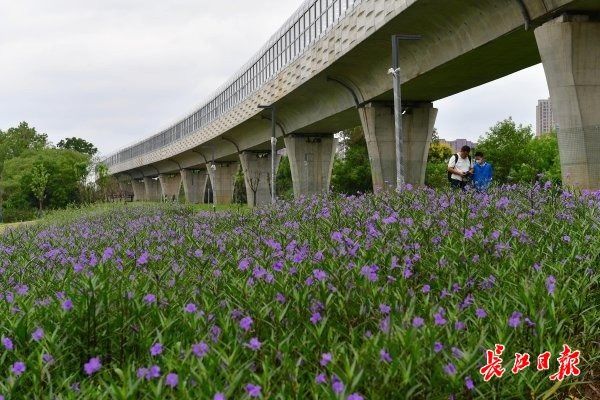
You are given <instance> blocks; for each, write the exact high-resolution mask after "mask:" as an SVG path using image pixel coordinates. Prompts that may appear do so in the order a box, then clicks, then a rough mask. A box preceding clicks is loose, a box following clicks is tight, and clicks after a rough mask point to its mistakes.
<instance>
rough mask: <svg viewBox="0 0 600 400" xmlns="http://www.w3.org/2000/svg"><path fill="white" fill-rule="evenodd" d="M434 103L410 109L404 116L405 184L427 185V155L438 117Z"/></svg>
mask: <svg viewBox="0 0 600 400" xmlns="http://www.w3.org/2000/svg"><path fill="white" fill-rule="evenodd" d="M437 112H438V110H437V108H433V104H432V103H423V104H420V105H419V106H416V107H410V108H408V109H407V110H406V112H405V113H404V115H402V131H403V133H404V141H403V146H404V147H403V157H402V158H403V162H404V182H405V183H410V184H412V185H424V184H425V170H426V168H427V155H428V154H429V145H430V144H431V135H433V128H434V125H435V118H436V116H437Z"/></svg>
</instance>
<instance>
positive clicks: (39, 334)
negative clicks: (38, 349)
mask: <svg viewBox="0 0 600 400" xmlns="http://www.w3.org/2000/svg"><path fill="white" fill-rule="evenodd" d="M43 337H44V330H43V329H42V328H37V329H36V330H35V331H33V333H32V334H31V338H32V339H33V340H35V341H36V342H39V341H40V340H42V338H43Z"/></svg>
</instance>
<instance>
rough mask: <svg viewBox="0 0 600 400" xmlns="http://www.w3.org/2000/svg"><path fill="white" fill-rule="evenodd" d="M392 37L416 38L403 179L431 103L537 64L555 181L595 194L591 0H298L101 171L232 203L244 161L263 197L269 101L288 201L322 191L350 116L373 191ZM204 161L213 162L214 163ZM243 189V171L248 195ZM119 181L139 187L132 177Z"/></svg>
mask: <svg viewBox="0 0 600 400" xmlns="http://www.w3.org/2000/svg"><path fill="white" fill-rule="evenodd" d="M395 33H410V34H420V35H422V36H423V38H422V39H421V40H419V41H415V42H403V43H402V44H401V49H400V65H401V67H402V76H401V81H402V96H403V108H404V109H405V110H406V112H405V114H404V115H403V125H404V128H405V129H404V130H405V139H404V152H405V154H404V160H405V171H406V180H407V182H411V183H415V184H419V183H422V182H423V179H424V166H425V162H426V155H427V148H428V144H429V141H430V138H431V131H432V129H433V125H434V123H435V117H436V114H437V110H435V109H434V108H432V102H433V101H434V100H437V99H440V98H443V97H447V96H450V95H452V94H455V93H458V92H460V91H463V90H466V89H469V88H472V87H475V86H478V85H480V84H483V83H486V82H489V81H491V80H494V79H497V78H500V77H503V76H505V75H508V74H511V73H513V72H516V71H518V70H520V69H523V68H526V67H529V66H531V65H534V64H537V63H539V62H540V61H542V63H543V65H544V69H545V71H546V75H547V80H548V85H549V88H550V95H551V98H552V99H553V107H554V110H553V111H554V113H555V115H556V116H557V122H558V124H559V126H560V131H559V146H560V155H561V164H562V169H563V180H564V181H565V182H566V183H568V184H573V185H576V186H579V187H585V188H600V155H599V154H600V1H598V0H444V1H439V0H395V1H392V0H309V1H305V2H304V3H303V4H302V6H301V7H300V8H299V9H298V11H297V12H296V13H295V14H294V15H293V16H292V17H290V19H289V20H288V21H287V22H286V23H285V24H284V26H283V27H282V28H281V29H280V30H279V31H278V32H277V33H276V34H275V35H274V36H273V37H272V38H271V40H270V41H269V42H268V43H267V44H265V46H263V48H262V49H261V51H259V52H258V53H257V55H256V56H255V57H253V58H252V59H251V60H250V61H249V63H248V64H246V65H245V66H244V67H243V68H242V69H241V70H240V72H239V73H238V74H236V75H235V76H234V77H233V78H232V79H231V80H230V81H229V82H227V83H226V84H225V85H224V86H222V87H221V88H220V89H219V90H218V91H217V92H216V93H215V95H214V96H212V97H211V98H210V99H209V101H208V102H207V103H206V104H205V106H203V107H201V108H200V109H199V110H198V111H197V112H195V113H193V114H192V115H190V116H188V117H186V118H185V119H184V120H182V121H180V122H178V123H177V124H175V125H173V126H172V127H170V128H169V129H167V130H165V131H162V132H160V133H159V134H157V135H155V136H153V137H151V138H149V139H146V140H144V141H142V142H140V143H138V144H136V145H134V146H131V147H129V148H126V149H123V150H120V151H118V152H117V153H115V154H113V155H112V156H109V157H108V158H107V159H106V160H105V162H106V164H107V165H108V166H109V171H110V173H112V174H116V175H119V176H120V178H121V179H123V180H124V181H129V180H130V179H133V180H134V181H137V185H138V190H137V192H138V193H139V194H140V196H137V197H140V198H141V197H143V198H156V197H157V195H156V193H157V192H156V191H157V190H158V192H160V190H159V189H160V188H159V189H155V188H154V186H153V185H156V184H154V183H152V182H156V181H154V180H153V179H152V178H155V177H158V176H163V178H161V181H160V183H162V186H160V187H161V188H162V192H163V195H167V194H171V193H172V192H173V191H174V190H175V189H174V188H170V189H169V188H166V186H168V185H167V182H170V181H169V179H174V181H172V182H170V184H171V185H172V186H174V187H177V188H179V185H181V184H182V182H183V186H184V188H185V187H191V186H190V185H191V184H190V183H189V182H188V183H187V184H186V182H185V179H189V177H190V176H195V175H197V176H196V177H197V179H199V180H200V181H202V180H204V183H202V184H201V185H198V189H197V190H202V189H200V187H202V188H203V187H205V186H206V179H207V177H208V178H209V179H210V181H211V184H212V186H213V187H214V188H215V191H216V194H217V196H216V197H217V200H218V201H220V202H227V201H229V200H230V197H231V192H232V185H233V180H232V174H233V173H235V171H236V170H237V168H238V165H239V163H240V161H241V164H242V167H243V169H244V172H246V174H247V175H252V179H255V180H256V181H257V182H259V183H257V186H258V187H260V188H259V189H257V190H258V196H257V201H258V202H259V203H261V202H265V201H268V199H269V198H270V196H269V195H268V192H269V190H270V187H269V185H267V184H266V183H267V181H268V174H269V172H270V170H269V169H268V167H267V166H268V165H270V161H269V162H267V161H268V160H269V157H270V156H269V155H268V154H267V152H268V149H269V147H270V135H271V131H270V120H269V119H268V115H269V114H268V113H266V112H265V111H262V110H260V109H259V108H258V105H259V104H274V105H275V106H276V108H277V125H278V129H277V136H278V139H277V147H278V148H282V147H286V148H287V149H288V154H289V155H290V161H291V168H292V175H293V180H294V192H295V194H296V195H300V194H309V193H313V192H318V191H322V190H327V187H328V183H329V176H330V173H331V164H332V161H333V150H334V147H335V142H334V140H333V138H332V135H333V133H334V132H338V131H340V130H343V129H346V128H352V127H355V126H358V125H359V124H362V126H363V130H364V132H365V137H366V139H367V145H368V150H369V157H370V159H371V167H372V174H373V183H374V187H375V189H376V190H379V189H382V188H384V187H386V186H388V185H390V184H391V183H393V182H395V174H396V171H395V154H394V139H393V107H392V80H391V77H390V76H389V75H388V74H387V70H388V69H389V67H390V65H391V59H390V58H391V40H390V37H391V35H392V34H395ZM516 95H518V94H516ZM244 154H245V155H244ZM213 156H214V159H215V160H216V163H215V164H216V165H215V166H214V167H212V168H209V167H208V165H209V164H210V161H211V160H212V159H213ZM265 157H266V159H265ZM261 160H262V161H261ZM190 170H194V171H195V172H194V174H192V173H190ZM180 171H181V172H180ZM183 171H187V172H183ZM182 177H183V178H182ZM144 180H145V181H146V184H145V185H144V190H145V191H147V193H146V192H144V194H143V196H142V188H141V186H140V183H141V182H142V181H144ZM151 181H152V182H151ZM260 182H262V184H260ZM251 184H252V182H251V181H250V182H249V181H248V179H247V182H246V185H247V190H248V191H250V189H252V191H253V192H254V189H255V188H249V187H248V186H249V185H250V186H251ZM124 185H132V189H131V190H133V191H135V190H134V189H135V183H128V182H124ZM166 192H168V193H166ZM265 192H266V194H265ZM187 193H188V191H186V195H187ZM190 193H191V192H190ZM158 197H160V195H158ZM188 198H189V199H192V198H195V199H197V198H203V196H202V195H200V194H193V195H192V194H190V195H189V196H188Z"/></svg>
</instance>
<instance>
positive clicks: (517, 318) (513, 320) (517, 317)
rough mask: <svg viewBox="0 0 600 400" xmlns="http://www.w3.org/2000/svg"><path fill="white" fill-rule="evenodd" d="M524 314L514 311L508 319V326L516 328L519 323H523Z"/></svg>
mask: <svg viewBox="0 0 600 400" xmlns="http://www.w3.org/2000/svg"><path fill="white" fill-rule="evenodd" d="M522 316H523V314H521V313H520V312H518V311H515V312H513V313H512V315H511V316H510V318H509V319H508V326H510V327H511V328H516V327H518V326H519V325H521V317H522Z"/></svg>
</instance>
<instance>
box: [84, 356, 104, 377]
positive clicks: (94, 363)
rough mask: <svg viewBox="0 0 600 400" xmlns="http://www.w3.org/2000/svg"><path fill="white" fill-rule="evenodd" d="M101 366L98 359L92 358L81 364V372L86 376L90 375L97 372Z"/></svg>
mask: <svg viewBox="0 0 600 400" xmlns="http://www.w3.org/2000/svg"><path fill="white" fill-rule="evenodd" d="M101 367H102V364H101V363H100V358H99V357H92V358H90V360H89V361H88V362H86V363H85V364H83V370H84V371H85V373H86V374H88V375H92V374H93V373H94V372H98V371H99V370H100V368H101Z"/></svg>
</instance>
